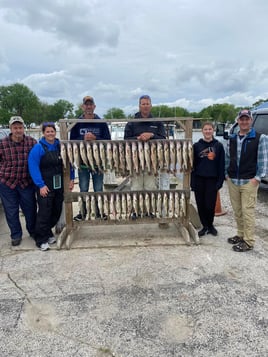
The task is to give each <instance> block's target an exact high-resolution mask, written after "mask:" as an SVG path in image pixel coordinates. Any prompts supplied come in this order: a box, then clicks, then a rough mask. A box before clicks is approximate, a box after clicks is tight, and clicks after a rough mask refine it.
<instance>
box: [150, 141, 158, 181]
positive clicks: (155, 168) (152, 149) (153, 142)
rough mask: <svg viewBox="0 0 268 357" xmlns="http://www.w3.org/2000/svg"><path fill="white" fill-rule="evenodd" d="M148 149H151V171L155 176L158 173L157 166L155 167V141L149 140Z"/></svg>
mask: <svg viewBox="0 0 268 357" xmlns="http://www.w3.org/2000/svg"><path fill="white" fill-rule="evenodd" d="M150 150H151V164H152V168H153V173H154V175H155V176H156V175H157V174H158V167H157V150H156V143H155V141H151V145H150Z"/></svg>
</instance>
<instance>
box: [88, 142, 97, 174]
mask: <svg viewBox="0 0 268 357" xmlns="http://www.w3.org/2000/svg"><path fill="white" fill-rule="evenodd" d="M86 149H87V158H88V163H89V166H90V169H91V170H92V171H93V172H94V173H95V172H96V170H95V163H94V157H93V150H92V146H91V144H90V143H89V142H87V143H86Z"/></svg>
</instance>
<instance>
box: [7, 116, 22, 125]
mask: <svg viewBox="0 0 268 357" xmlns="http://www.w3.org/2000/svg"><path fill="white" fill-rule="evenodd" d="M14 123H21V124H23V125H24V120H23V119H22V117H19V116H15V117H11V118H10V120H9V125H12V124H14Z"/></svg>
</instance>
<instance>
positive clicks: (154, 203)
mask: <svg viewBox="0 0 268 357" xmlns="http://www.w3.org/2000/svg"><path fill="white" fill-rule="evenodd" d="M151 207H152V208H151V210H152V213H153V214H154V216H156V201H155V194H154V193H153V192H151Z"/></svg>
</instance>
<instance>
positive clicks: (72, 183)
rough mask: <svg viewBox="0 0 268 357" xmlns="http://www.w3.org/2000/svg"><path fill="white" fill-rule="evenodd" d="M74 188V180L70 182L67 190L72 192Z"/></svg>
mask: <svg viewBox="0 0 268 357" xmlns="http://www.w3.org/2000/svg"><path fill="white" fill-rule="evenodd" d="M73 188H74V180H70V182H69V190H70V191H72V190H73Z"/></svg>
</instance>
